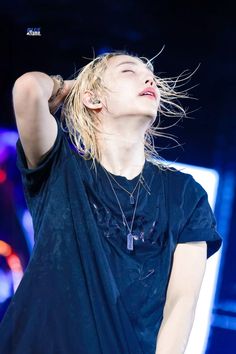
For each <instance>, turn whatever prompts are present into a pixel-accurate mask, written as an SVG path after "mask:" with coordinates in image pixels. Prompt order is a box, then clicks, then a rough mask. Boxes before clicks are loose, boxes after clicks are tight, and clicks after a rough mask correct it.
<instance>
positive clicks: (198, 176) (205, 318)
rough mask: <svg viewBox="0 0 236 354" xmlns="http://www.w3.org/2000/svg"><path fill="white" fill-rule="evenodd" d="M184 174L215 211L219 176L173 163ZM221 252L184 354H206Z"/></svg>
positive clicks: (208, 274)
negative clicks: (190, 177) (190, 178)
mask: <svg viewBox="0 0 236 354" xmlns="http://www.w3.org/2000/svg"><path fill="white" fill-rule="evenodd" d="M168 162H169V161H168ZM171 166H173V167H176V168H177V169H178V170H179V169H180V168H181V169H183V170H181V171H182V172H184V173H189V174H191V175H192V176H193V178H194V179H195V180H196V181H197V182H198V183H200V184H201V186H202V187H203V188H204V189H205V190H206V192H207V194H208V200H209V204H210V205H211V207H212V210H213V211H214V206H215V200H216V194H217V188H218V182H219V175H218V173H217V172H216V171H215V170H212V169H208V168H203V167H199V166H192V165H185V164H180V163H171ZM221 250H222V248H221V249H220V250H219V252H216V253H215V254H214V255H213V256H211V257H210V258H209V259H208V260H207V266H206V271H205V275H204V279H203V282H202V287H201V291H200V295H199V299H198V304H197V308H196V312H195V319H194V323H193V327H192V331H191V334H190V337H189V341H188V345H187V347H186V350H185V353H184V354H193V353H194V354H204V353H205V350H206V345H207V341H208V336H209V330H210V323H211V311H212V305H213V301H214V295H215V290H216V281H217V277H218V270H219V264H220V257H221Z"/></svg>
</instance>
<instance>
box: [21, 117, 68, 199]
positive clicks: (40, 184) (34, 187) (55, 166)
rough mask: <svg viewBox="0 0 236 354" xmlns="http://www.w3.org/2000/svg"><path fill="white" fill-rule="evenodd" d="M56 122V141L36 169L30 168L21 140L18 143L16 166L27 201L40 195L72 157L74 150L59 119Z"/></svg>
mask: <svg viewBox="0 0 236 354" xmlns="http://www.w3.org/2000/svg"><path fill="white" fill-rule="evenodd" d="M55 119H56V118H55ZM56 122H57V126H58V132H57V137H56V140H55V142H54V144H53V146H52V147H51V149H50V150H49V151H48V153H47V154H46V155H45V156H44V157H43V158H42V159H41V161H40V162H39V164H38V165H37V167H35V168H28V166H27V162H26V156H25V153H24V150H23V146H22V144H21V141H20V138H18V140H17V142H16V166H17V168H18V169H19V171H20V174H21V178H22V184H23V189H24V192H25V196H26V200H28V199H30V198H31V197H34V196H35V195H37V194H39V193H40V192H41V191H42V189H43V188H44V187H45V185H46V184H47V182H48V180H49V179H51V180H52V179H53V178H56V176H57V175H58V174H59V173H60V169H61V167H62V165H63V163H64V162H65V160H66V159H67V158H69V157H70V156H71V155H72V149H71V147H70V145H69V142H68V140H67V138H66V135H65V133H64V131H63V130H62V128H61V125H60V122H58V120H57V119H56Z"/></svg>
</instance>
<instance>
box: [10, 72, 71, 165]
mask: <svg viewBox="0 0 236 354" xmlns="http://www.w3.org/2000/svg"><path fill="white" fill-rule="evenodd" d="M73 82H74V80H67V81H65V86H64V89H63V90H62V91H61V92H60V94H59V96H57V97H56V99H55V101H54V102H51V103H50V104H49V102H48V100H49V98H50V97H51V96H52V95H54V94H55V92H56V91H57V89H58V87H57V85H56V82H55V81H53V79H52V78H51V77H50V76H48V75H47V74H45V73H42V72H38V71H33V72H28V73H25V74H23V75H22V76H20V77H19V78H18V79H17V80H16V82H15V84H14V86H13V91H12V95H13V107H14V113H15V117H16V125H17V129H18V132H19V137H20V141H21V143H22V146H23V149H24V152H25V156H26V160H27V165H28V168H31V169H32V168H35V167H37V165H38V163H39V162H40V160H41V159H42V158H43V157H44V156H45V155H46V154H47V153H48V152H49V151H50V149H51V148H52V146H53V144H54V142H55V140H56V137H57V123H56V121H55V118H54V117H53V115H52V114H51V112H50V110H52V109H51V108H52V107H53V108H55V107H56V106H57V105H59V104H60V103H61V102H62V101H63V100H64V98H65V97H66V96H67V94H68V93H69V91H70V89H71V87H72V85H73Z"/></svg>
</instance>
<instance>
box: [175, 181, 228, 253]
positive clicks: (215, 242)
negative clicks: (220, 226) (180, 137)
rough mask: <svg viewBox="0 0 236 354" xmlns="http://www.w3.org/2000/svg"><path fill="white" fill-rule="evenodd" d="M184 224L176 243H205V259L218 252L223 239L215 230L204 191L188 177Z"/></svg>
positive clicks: (184, 200)
mask: <svg viewBox="0 0 236 354" xmlns="http://www.w3.org/2000/svg"><path fill="white" fill-rule="evenodd" d="M181 208H183V215H184V222H183V224H182V228H181V230H180V232H179V235H178V240H177V243H185V242H194V241H206V243H207V258H209V257H211V256H212V255H213V254H214V253H215V252H217V251H218V250H219V248H220V247H221V244H222V242H223V239H222V237H221V235H220V234H219V233H218V232H217V229H216V225H217V224H216V218H215V215H214V214H213V211H212V209H211V206H210V204H209V202H208V194H207V192H206V191H205V189H204V188H203V187H202V186H201V185H200V184H199V183H198V182H196V181H195V180H194V178H193V177H192V176H191V175H189V178H188V181H187V185H186V186H185V190H184V193H183V202H182V204H181Z"/></svg>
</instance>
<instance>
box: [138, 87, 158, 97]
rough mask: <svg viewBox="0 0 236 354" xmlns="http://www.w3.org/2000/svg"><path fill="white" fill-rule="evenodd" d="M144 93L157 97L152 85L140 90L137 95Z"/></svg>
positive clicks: (143, 94)
mask: <svg viewBox="0 0 236 354" xmlns="http://www.w3.org/2000/svg"><path fill="white" fill-rule="evenodd" d="M145 95H149V96H152V97H154V98H157V93H156V91H155V90H154V88H152V87H146V88H145V89H144V90H143V91H142V92H140V94H139V96H145Z"/></svg>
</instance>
